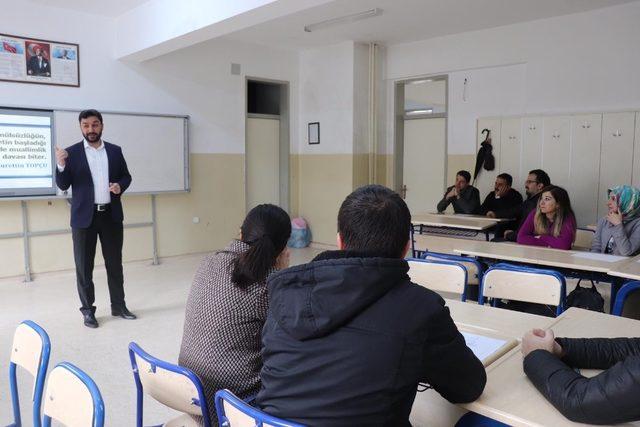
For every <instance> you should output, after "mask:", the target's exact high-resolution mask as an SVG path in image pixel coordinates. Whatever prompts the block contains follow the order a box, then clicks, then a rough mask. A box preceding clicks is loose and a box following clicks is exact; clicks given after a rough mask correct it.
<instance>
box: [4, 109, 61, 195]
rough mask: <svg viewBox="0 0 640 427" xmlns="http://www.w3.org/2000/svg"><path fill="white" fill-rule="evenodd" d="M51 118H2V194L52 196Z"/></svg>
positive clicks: (9, 116)
mask: <svg viewBox="0 0 640 427" xmlns="http://www.w3.org/2000/svg"><path fill="white" fill-rule="evenodd" d="M51 125H52V118H51V116H50V115H46V116H44V115H27V114H25V115H21V114H0V193H1V194H2V195H5V196H6V195H15V196H21V195H27V194H51V193H52V190H53V188H54V184H53V179H54V178H53V164H52V154H51V135H52V132H51Z"/></svg>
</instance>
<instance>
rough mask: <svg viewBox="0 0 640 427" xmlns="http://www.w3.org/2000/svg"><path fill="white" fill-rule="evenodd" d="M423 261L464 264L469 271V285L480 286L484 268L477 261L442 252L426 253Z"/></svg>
mask: <svg viewBox="0 0 640 427" xmlns="http://www.w3.org/2000/svg"><path fill="white" fill-rule="evenodd" d="M422 258H423V259H431V260H438V259H439V260H445V261H453V262H457V263H458V264H462V265H463V266H464V268H466V269H467V285H480V281H481V280H482V274H483V272H484V268H483V267H482V264H480V262H479V261H478V260H477V259H475V258H471V257H467V256H461V255H450V254H443V253H440V252H426V253H425V254H424V255H423V257H422Z"/></svg>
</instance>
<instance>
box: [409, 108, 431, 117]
mask: <svg viewBox="0 0 640 427" xmlns="http://www.w3.org/2000/svg"><path fill="white" fill-rule="evenodd" d="M432 113H433V108H429V109H424V110H411V111H407V113H406V114H407V116H412V115H417V114H432Z"/></svg>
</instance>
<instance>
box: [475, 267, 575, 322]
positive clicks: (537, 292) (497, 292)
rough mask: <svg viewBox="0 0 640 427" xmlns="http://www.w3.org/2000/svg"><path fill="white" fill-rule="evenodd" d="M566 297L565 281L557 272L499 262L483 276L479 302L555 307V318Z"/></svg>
mask: <svg viewBox="0 0 640 427" xmlns="http://www.w3.org/2000/svg"><path fill="white" fill-rule="evenodd" d="M565 295H566V283H565V279H564V276H562V275H561V274H560V273H558V272H557V271H554V270H544V269H538V268H531V267H522V266H519V265H511V264H504V263H501V264H496V265H494V266H492V267H491V268H490V269H489V270H487V272H486V273H484V276H483V277H482V285H481V286H480V299H479V303H480V304H484V299H485V298H486V297H489V298H494V299H496V298H503V299H508V300H516V301H525V302H533V303H537V304H547V305H554V306H556V307H557V310H556V315H558V314H560V313H562V311H563V310H564V306H565Z"/></svg>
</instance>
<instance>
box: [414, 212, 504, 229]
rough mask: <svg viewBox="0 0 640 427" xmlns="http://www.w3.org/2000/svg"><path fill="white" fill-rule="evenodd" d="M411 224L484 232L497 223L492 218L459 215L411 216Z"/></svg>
mask: <svg viewBox="0 0 640 427" xmlns="http://www.w3.org/2000/svg"><path fill="white" fill-rule="evenodd" d="M411 223H412V224H417V225H428V226H431V227H450V228H459V229H462V230H475V231H484V230H486V229H488V228H491V227H494V226H495V225H496V224H497V223H498V221H496V220H495V219H494V218H484V217H483V218H482V219H477V218H470V217H464V216H459V215H432V214H426V215H413V216H412V217H411Z"/></svg>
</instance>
